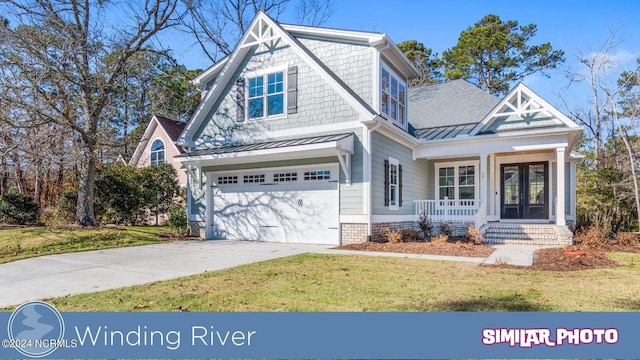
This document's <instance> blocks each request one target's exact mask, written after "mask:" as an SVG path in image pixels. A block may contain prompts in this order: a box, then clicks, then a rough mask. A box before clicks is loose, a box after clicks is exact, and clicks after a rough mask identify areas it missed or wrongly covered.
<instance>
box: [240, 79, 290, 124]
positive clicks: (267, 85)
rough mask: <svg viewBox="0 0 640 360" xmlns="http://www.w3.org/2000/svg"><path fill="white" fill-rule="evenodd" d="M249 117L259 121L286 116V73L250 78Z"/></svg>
mask: <svg viewBox="0 0 640 360" xmlns="http://www.w3.org/2000/svg"><path fill="white" fill-rule="evenodd" d="M247 86H248V88H247V90H248V95H249V96H248V97H247V101H248V106H247V107H248V110H249V112H248V116H249V119H259V118H264V117H269V116H274V115H282V114H284V72H283V71H279V72H274V73H270V74H265V75H261V76H256V77H250V78H248V84H247Z"/></svg>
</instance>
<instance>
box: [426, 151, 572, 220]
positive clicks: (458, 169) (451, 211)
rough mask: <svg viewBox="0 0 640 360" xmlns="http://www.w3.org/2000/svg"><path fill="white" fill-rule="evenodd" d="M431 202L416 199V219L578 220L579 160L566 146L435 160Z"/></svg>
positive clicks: (428, 181) (431, 165) (429, 184)
mask: <svg viewBox="0 0 640 360" xmlns="http://www.w3.org/2000/svg"><path fill="white" fill-rule="evenodd" d="M423 161H428V162H429V166H428V168H429V169H433V174H429V175H427V178H426V184H425V186H427V187H428V188H430V189H433V190H432V191H429V193H430V194H431V195H432V197H431V198H430V199H416V200H414V208H415V216H416V218H419V217H420V216H427V217H428V218H429V220H430V221H431V222H434V223H443V222H449V223H461V224H473V225H475V226H476V227H477V228H481V227H482V226H484V225H486V224H488V223H496V222H500V223H520V224H554V225H560V226H565V225H566V224H567V221H569V222H572V221H574V220H575V204H576V197H575V174H576V164H577V162H579V161H580V157H579V156H575V155H571V154H567V153H566V146H565V147H555V148H553V149H539V150H531V151H520V152H495V153H483V154H480V155H477V156H465V157H463V158H457V159H451V158H449V157H431V158H429V159H424V160H423Z"/></svg>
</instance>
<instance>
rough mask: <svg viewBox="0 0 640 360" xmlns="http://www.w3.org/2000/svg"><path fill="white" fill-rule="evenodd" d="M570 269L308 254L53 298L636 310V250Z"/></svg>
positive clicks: (213, 304) (108, 303)
mask: <svg viewBox="0 0 640 360" xmlns="http://www.w3.org/2000/svg"><path fill="white" fill-rule="evenodd" d="M609 255H610V256H611V258H612V259H613V260H615V261H617V262H618V263H620V264H621V265H622V266H621V267H618V268H615V269H595V270H582V271H569V272H555V271H539V270H531V269H527V268H517V269H513V268H499V267H483V266H478V265H477V264H473V263H465V262H449V261H428V260H422V259H405V258H391V257H388V258H387V257H369V256H361V255H348V256H347V255H319V254H305V255H298V256H292V257H287V258H283V259H278V260H273V261H267V262H261V263H255V264H251V265H246V266H241V267H237V268H232V269H227V270H222V271H215V272H208V273H204V274H200V275H195V276H190V277H185V278H180V279H176V280H171V281H163V282H157V283H153V284H148V285H142V286H134V287H129V288H123V289H117V290H111V291H105V292H100V293H94V294H83V295H77V296H70V297H64V298H58V299H51V300H49V301H50V302H51V303H53V304H54V305H55V306H56V308H58V309H60V310H63V311H639V310H640V300H638V299H640V254H637V253H636V254H630V253H611V254H609Z"/></svg>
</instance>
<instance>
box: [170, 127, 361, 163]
mask: <svg viewBox="0 0 640 360" xmlns="http://www.w3.org/2000/svg"><path fill="white" fill-rule="evenodd" d="M352 135H353V134H352V133H348V134H332V135H322V136H313V137H306V138H296V139H287V140H276V141H266V142H259V143H252V144H235V145H224V146H219V147H215V148H211V149H200V150H194V151H191V152H189V153H187V154H183V155H180V156H179V157H182V158H189V157H194V156H202V155H220V154H231V153H236V152H243V151H255V150H266V149H278V148H283V147H289V146H301V145H312V144H322V143H327V142H332V141H338V140H342V139H345V138H347V137H349V136H352Z"/></svg>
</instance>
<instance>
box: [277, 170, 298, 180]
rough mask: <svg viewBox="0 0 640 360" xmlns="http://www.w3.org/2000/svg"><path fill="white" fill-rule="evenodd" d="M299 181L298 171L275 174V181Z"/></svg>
mask: <svg viewBox="0 0 640 360" xmlns="http://www.w3.org/2000/svg"><path fill="white" fill-rule="evenodd" d="M289 181H298V173H295V172H291V173H278V174H273V182H289Z"/></svg>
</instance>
